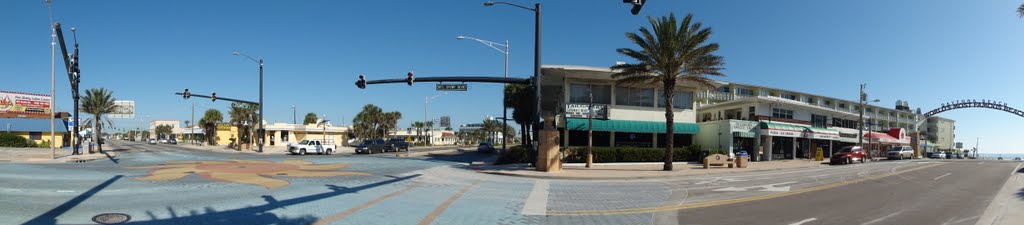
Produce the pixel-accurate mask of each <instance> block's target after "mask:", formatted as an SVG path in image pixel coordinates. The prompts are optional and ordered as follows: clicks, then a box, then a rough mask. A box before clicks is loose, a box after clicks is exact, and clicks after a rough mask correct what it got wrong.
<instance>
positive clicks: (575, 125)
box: [566, 118, 700, 134]
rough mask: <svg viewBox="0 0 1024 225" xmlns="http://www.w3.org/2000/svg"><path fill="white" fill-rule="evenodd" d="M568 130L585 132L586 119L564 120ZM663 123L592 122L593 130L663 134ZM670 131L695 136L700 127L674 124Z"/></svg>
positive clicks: (692, 124)
mask: <svg viewBox="0 0 1024 225" xmlns="http://www.w3.org/2000/svg"><path fill="white" fill-rule="evenodd" d="M566 122H568V123H567V124H566V128H568V129H569V130H587V119H576V118H569V119H568V120H566ZM665 128H666V127H665V122H653V121H635V120H594V130H596V131H614V132H634V133H665ZM672 129H673V130H674V131H675V133H676V134H697V131H700V127H699V126H697V124H696V123H675V124H673V127H672Z"/></svg>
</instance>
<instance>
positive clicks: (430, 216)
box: [419, 180, 480, 225]
mask: <svg viewBox="0 0 1024 225" xmlns="http://www.w3.org/2000/svg"><path fill="white" fill-rule="evenodd" d="M479 182H480V181H479V180H478V181H473V183H471V184H469V185H466V187H464V188H462V190H459V192H458V193H455V195H452V197H450V198H448V200H445V201H444V203H441V205H438V206H437V208H434V211H432V212H430V214H427V217H424V218H423V220H420V223H419V225H429V224H430V223H433V222H434V219H437V216H440V215H441V213H442V212H444V210H447V209H448V207H449V206H451V205H452V203H455V200H458V199H459V198H461V197H462V195H463V194H466V192H467V191H469V190H470V189H473V187H476V184H477V183H479Z"/></svg>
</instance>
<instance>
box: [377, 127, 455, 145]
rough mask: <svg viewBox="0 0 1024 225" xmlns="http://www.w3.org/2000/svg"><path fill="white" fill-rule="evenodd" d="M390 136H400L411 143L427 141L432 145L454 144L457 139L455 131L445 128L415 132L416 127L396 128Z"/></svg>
mask: <svg viewBox="0 0 1024 225" xmlns="http://www.w3.org/2000/svg"><path fill="white" fill-rule="evenodd" d="M390 138H402V139H405V141H408V142H410V143H413V144H421V143H424V142H427V143H429V144H430V145H432V146H437V145H455V143H456V142H458V141H459V137H457V136H455V132H452V131H445V130H430V131H429V132H427V131H420V132H416V129H414V128H409V129H405V130H401V129H400V130H398V131H396V132H394V133H392V134H391V137H390ZM428 138H429V139H428Z"/></svg>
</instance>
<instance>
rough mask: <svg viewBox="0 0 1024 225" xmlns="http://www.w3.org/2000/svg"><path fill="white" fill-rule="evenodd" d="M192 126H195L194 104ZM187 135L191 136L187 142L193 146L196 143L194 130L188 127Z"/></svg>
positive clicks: (194, 104)
mask: <svg viewBox="0 0 1024 225" xmlns="http://www.w3.org/2000/svg"><path fill="white" fill-rule="evenodd" d="M192 124H193V126H195V124H196V103H195V102H193V103H192ZM188 133H189V134H191V135H192V138H189V142H192V144H195V142H196V140H195V139H196V134H195V130H193V129H192V127H189V128H188Z"/></svg>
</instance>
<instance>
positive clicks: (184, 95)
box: [181, 88, 192, 99]
mask: <svg viewBox="0 0 1024 225" xmlns="http://www.w3.org/2000/svg"><path fill="white" fill-rule="evenodd" d="M191 97H192V93H191V92H188V88H185V92H182V93H181V98H183V99H188V98H191Z"/></svg>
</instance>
